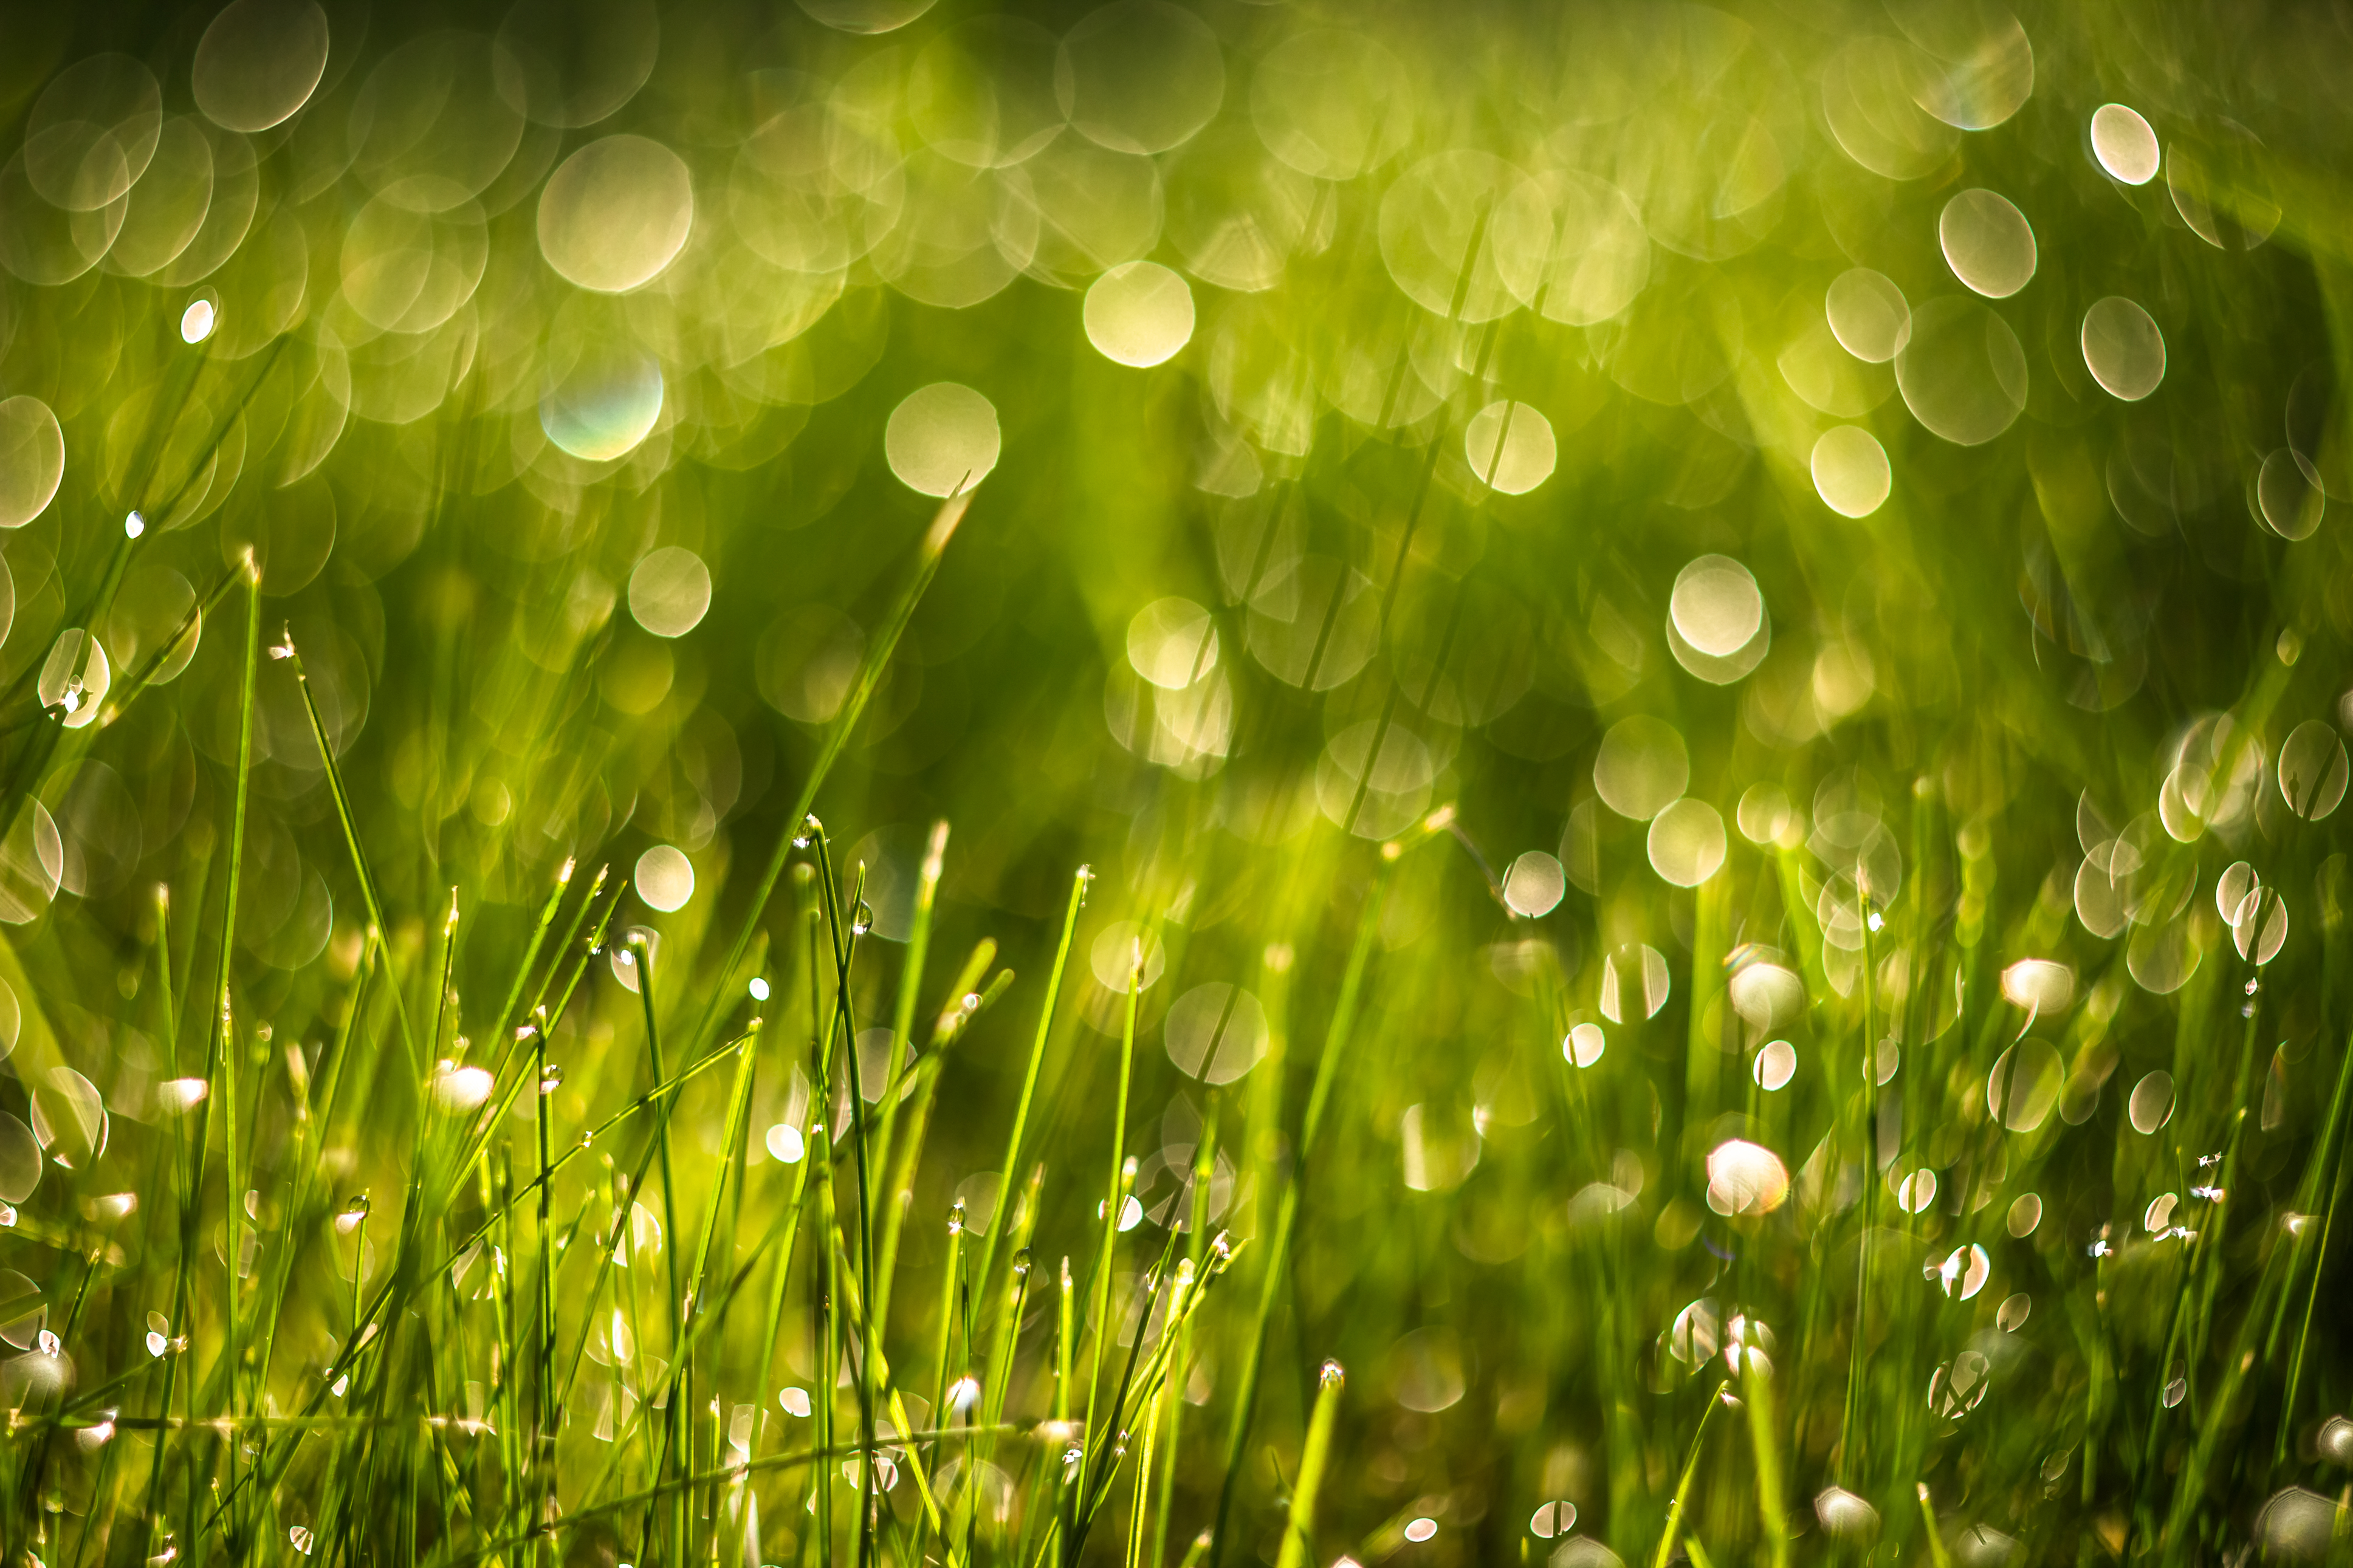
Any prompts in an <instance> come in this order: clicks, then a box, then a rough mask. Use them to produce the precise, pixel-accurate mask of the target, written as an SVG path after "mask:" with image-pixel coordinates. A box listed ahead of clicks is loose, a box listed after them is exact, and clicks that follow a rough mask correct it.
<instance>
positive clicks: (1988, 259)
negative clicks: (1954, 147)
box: [1936, 189, 2037, 300]
mask: <svg viewBox="0 0 2353 1568" xmlns="http://www.w3.org/2000/svg"><path fill="white" fill-rule="evenodd" d="M1936 241H1937V243H1938V244H1939V245H1941V246H1942V247H1944V251H1945V261H1946V264H1947V266H1949V267H1951V268H1952V269H1953V276H1954V277H1956V278H1957V279H1960V280H1961V281H1962V283H1964V284H1966V285H1967V286H1968V288H1969V289H1972V290H1974V291H1975V292H1977V293H1979V294H1982V295H1984V296H1985V297H1986V298H1987V299H1989V300H2007V299H2009V298H2010V296H2011V295H2012V294H2015V293H2017V292H2018V291H2019V290H2020V289H2023V288H2025V287H2026V286H2027V284H2028V283H2030V282H2031V281H2032V280H2033V278H2034V268H2035V263H2036V260H2037V254H2036V251H2035V247H2034V228H2033V226H2032V225H2031V224H2029V223H2028V222H2027V221H2026V215H2025V214H2024V213H2021V212H2020V211H2019V210H2018V208H2017V206H2016V205H2013V204H2012V203H2011V202H2010V198H2009V197H2007V196H2004V195H1997V194H1996V193H1994V192H1992V191H1986V190H1976V189H1971V190H1966V191H1963V192H1961V193H1960V194H1959V195H1956V196H1955V197H1953V199H1952V200H1951V201H1948V202H1947V203H1946V204H1945V210H1944V211H1943V212H1941V213H1939V214H1938V215H1937V217H1936Z"/></svg>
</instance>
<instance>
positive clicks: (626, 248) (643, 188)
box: [539, 135, 694, 294]
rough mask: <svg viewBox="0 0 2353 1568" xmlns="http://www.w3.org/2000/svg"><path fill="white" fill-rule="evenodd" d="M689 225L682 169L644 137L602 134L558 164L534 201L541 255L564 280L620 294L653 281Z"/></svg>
mask: <svg viewBox="0 0 2353 1568" xmlns="http://www.w3.org/2000/svg"><path fill="white" fill-rule="evenodd" d="M693 226H694V187H693V184H692V183H691V181H690V180H689V179H688V177H687V172H686V164H685V163H683V162H681V160H680V158H679V155H678V154H677V153H673V152H671V151H670V149H669V148H667V147H665V146H663V145H662V144H661V143H660V142H655V141H651V140H649V138H646V137H643V136H628V135H623V136H607V137H605V138H603V139H601V140H599V141H596V142H589V143H588V145H586V147H583V148H581V149H580V150H579V151H578V152H576V153H573V154H572V156H570V157H569V158H566V159H565V160H564V162H563V163H560V164H558V165H557V166H556V170H555V173H554V174H551V175H549V176H548V181H547V187H546V189H544V190H543V191H542V192H541V193H540V195H539V250H540V254H541V255H542V256H543V257H545V258H547V264H548V266H550V267H552V268H554V269H555V271H556V272H557V274H558V275H559V276H561V277H562V278H564V279H565V281H567V282H571V283H575V284H577V285H579V286H580V287H581V288H583V289H595V290H596V291H597V292H598V293H602V294H618V293H621V292H624V291H625V290H627V289H635V288H637V287H638V286H639V285H640V284H643V283H645V282H647V281H649V280H650V279H653V278H655V277H658V276H659V274H660V272H661V270H662V268H666V267H668V266H669V265H670V263H671V262H672V261H673V260H675V259H676V258H677V257H678V253H679V251H680V250H681V249H682V248H683V247H685V245H686V237H687V235H688V233H689V232H690V231H691V229H692V228H693Z"/></svg>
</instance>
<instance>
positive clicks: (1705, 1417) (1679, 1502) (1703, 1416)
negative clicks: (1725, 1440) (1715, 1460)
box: [1651, 1379, 1730, 1568]
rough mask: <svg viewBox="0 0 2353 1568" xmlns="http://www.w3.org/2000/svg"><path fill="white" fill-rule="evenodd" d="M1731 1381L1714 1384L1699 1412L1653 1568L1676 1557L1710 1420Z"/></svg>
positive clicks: (1669, 1505)
mask: <svg viewBox="0 0 2353 1568" xmlns="http://www.w3.org/2000/svg"><path fill="white" fill-rule="evenodd" d="M1729 1384H1730V1380H1729V1379H1726V1380H1725V1382H1723V1383H1719V1384H1716V1385H1715V1390H1714V1391H1713V1392H1712V1393H1710V1394H1708V1396H1707V1407H1706V1408H1705V1409H1704V1410H1702V1411H1701V1412H1700V1413H1699V1425H1698V1426H1695V1427H1694V1428H1693V1430H1692V1440H1691V1447H1690V1448H1689V1449H1688V1450H1687V1451H1686V1452H1685V1453H1684V1455H1683V1468H1682V1470H1680V1471H1679V1472H1677V1475H1676V1479H1675V1490H1674V1495H1673V1496H1672V1497H1671V1498H1669V1499H1668V1500H1667V1523H1666V1528H1665V1529H1664V1530H1662V1531H1660V1533H1659V1550H1658V1551H1657V1552H1655V1553H1654V1554H1653V1555H1652V1556H1651V1568H1667V1563H1669V1562H1670V1561H1671V1560H1672V1558H1673V1556H1674V1550H1675V1535H1676V1532H1677V1531H1680V1530H1681V1529H1682V1528H1683V1514H1684V1512H1685V1510H1686V1509H1687V1508H1688V1507H1689V1504H1690V1500H1691V1489H1692V1482H1693V1481H1694V1480H1695V1479H1697V1478H1698V1476H1699V1458H1700V1454H1701V1453H1702V1451H1703V1449H1702V1445H1703V1444H1704V1442H1705V1441H1706V1439H1707V1424H1708V1421H1709V1420H1710V1419H1711V1418H1712V1417H1713V1416H1714V1415H1715V1409H1716V1406H1717V1405H1723V1404H1725V1403H1726V1399H1725V1389H1726V1388H1727V1387H1728V1386H1729Z"/></svg>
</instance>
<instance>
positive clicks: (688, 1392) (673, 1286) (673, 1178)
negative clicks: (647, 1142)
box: [629, 932, 694, 1563]
mask: <svg viewBox="0 0 2353 1568" xmlns="http://www.w3.org/2000/svg"><path fill="white" fill-rule="evenodd" d="M629 953H630V956H631V958H632V959H633V960H634V963H632V965H631V966H632V967H633V968H634V969H635V970H636V971H637V975H638V1003H639V1004H640V1005H641V1006H642V1008H643V1010H644V1013H645V1019H646V1056H647V1058H648V1060H649V1063H650V1064H651V1066H652V1068H653V1074H654V1081H655V1082H656V1083H659V1082H661V1081H662V1079H665V1078H668V1077H669V1076H670V1074H669V1072H668V1071H667V1070H666V1069H665V1068H664V1067H663V1065H662V1044H661V1026H660V1024H659V1021H658V1019H657V1016H656V1014H657V1009H656V1008H655V1006H654V970H653V949H652V944H651V943H649V942H647V941H646V939H645V937H644V935H643V934H642V933H638V932H633V933H631V935H630V937H629ZM654 1147H655V1149H656V1150H657V1151H658V1152H657V1154H656V1160H657V1163H659V1165H660V1167H661V1184H662V1235H663V1237H664V1241H663V1245H662V1269H663V1277H664V1279H666V1280H667V1281H668V1283H669V1286H670V1295H669V1297H668V1299H667V1301H666V1303H665V1305H664V1306H663V1309H662V1327H663V1329H664V1331H665V1333H666V1335H667V1337H668V1341H669V1343H670V1358H671V1364H672V1365H673V1366H674V1367H676V1369H677V1371H678V1386H677V1388H676V1389H675V1390H674V1392H672V1394H671V1395H670V1402H669V1404H668V1405H666V1406H665V1407H664V1410H663V1423H662V1426H663V1436H662V1457H661V1458H660V1459H659V1460H658V1461H657V1466H656V1476H655V1479H657V1480H659V1479H661V1478H662V1476H663V1475H665V1474H667V1473H668V1470H667V1467H668V1466H669V1464H670V1455H671V1454H673V1453H675V1454H676V1455H677V1456H678V1459H679V1463H680V1465H681V1467H683V1468H692V1467H691V1465H690V1464H688V1461H687V1454H686V1433H685V1431H683V1430H682V1427H683V1426H684V1425H685V1423H686V1422H687V1420H688V1415H687V1413H688V1412H689V1411H690V1410H691V1409H692V1408H693V1398H694V1381H693V1375H692V1373H691V1369H690V1368H689V1367H688V1366H687V1365H686V1362H685V1359H684V1357H683V1355H682V1354H681V1352H682V1351H683V1350H684V1349H685V1342H686V1311H687V1307H686V1298H685V1294H684V1287H683V1284H682V1282H681V1280H680V1279H679V1272H678V1243H679V1228H678V1176H677V1172H676V1169H675V1167H674V1165H673V1164H672V1163H671V1159H670V1118H669V1117H668V1116H667V1115H664V1116H663V1117H661V1118H660V1119H659V1120H658V1121H656V1122H655V1123H654ZM642 1348H643V1342H642V1341H640V1349H642ZM671 1530H672V1534H671V1550H672V1551H673V1552H675V1553H676V1555H675V1556H674V1557H673V1558H672V1559H671V1561H673V1562H681V1563H682V1562H684V1561H685V1552H686V1512H685V1501H684V1494H683V1493H682V1492H681V1493H680V1494H678V1496H677V1497H676V1498H675V1499H673V1500H672V1513H671Z"/></svg>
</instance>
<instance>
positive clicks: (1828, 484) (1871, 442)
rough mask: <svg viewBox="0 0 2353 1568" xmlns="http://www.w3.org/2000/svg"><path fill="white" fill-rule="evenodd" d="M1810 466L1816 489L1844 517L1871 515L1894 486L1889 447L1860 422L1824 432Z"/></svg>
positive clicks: (1816, 443)
mask: <svg viewBox="0 0 2353 1568" xmlns="http://www.w3.org/2000/svg"><path fill="white" fill-rule="evenodd" d="M1810 466H1811V468H1812V470H1813V476H1814V492H1815V493H1816V494H1817V495H1819V496H1820V497H1821V498H1822V504H1823V505H1824V506H1826V507H1828V508H1830V509H1831V510H1832V511H1834V512H1837V513H1838V514H1839V515H1840V516H1841V517H1869V516H1870V515H1871V514H1872V513H1873V512H1874V511H1877V510H1879V509H1880V507H1881V506H1882V505H1883V503H1884V502H1885V501H1886V500H1887V493H1888V491H1889V490H1890V489H1893V488H1894V475H1893V473H1892V472H1891V471H1890V470H1889V468H1888V466H1887V449H1886V448H1885V447H1882V446H1881V445H1880V444H1879V437H1876V436H1873V434H1872V433H1871V432H1870V431H1868V430H1866V429H1864V428H1863V427H1862V426H1860V425H1838V426H1831V428H1830V429H1828V430H1825V431H1823V432H1822V437H1821V439H1820V440H1819V441H1816V442H1815V443H1814V452H1813V457H1812V459H1811V465H1810Z"/></svg>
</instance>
